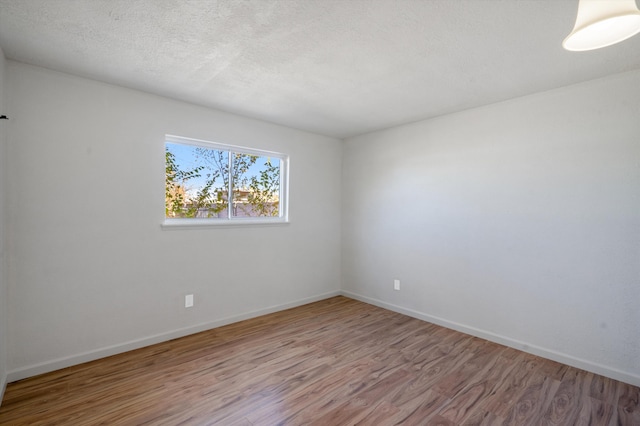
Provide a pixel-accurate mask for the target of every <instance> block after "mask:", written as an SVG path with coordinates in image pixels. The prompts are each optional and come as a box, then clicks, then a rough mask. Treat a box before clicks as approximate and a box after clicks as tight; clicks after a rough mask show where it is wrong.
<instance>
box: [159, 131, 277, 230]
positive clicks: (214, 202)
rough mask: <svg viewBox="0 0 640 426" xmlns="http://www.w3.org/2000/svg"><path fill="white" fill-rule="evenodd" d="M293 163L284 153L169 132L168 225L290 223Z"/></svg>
mask: <svg viewBox="0 0 640 426" xmlns="http://www.w3.org/2000/svg"><path fill="white" fill-rule="evenodd" d="M287 165H288V157H287V156H286V155H284V154H279V153H275V152H268V151H262V150H257V149H251V148H243V147H237V146H232V145H224V144H219V143H213V142H205V141H198V140H194V139H186V138H180V137H176V136H167V137H166V140H165V222H164V224H165V225H201V224H216V225H219V224H230V223H277V222H286V221H287V190H286V188H287ZM229 194H231V196H229Z"/></svg>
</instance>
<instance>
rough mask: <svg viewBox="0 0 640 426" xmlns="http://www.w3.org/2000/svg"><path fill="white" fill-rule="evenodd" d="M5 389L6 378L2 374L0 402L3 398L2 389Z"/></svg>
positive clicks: (0, 402) (0, 378)
mask: <svg viewBox="0 0 640 426" xmlns="http://www.w3.org/2000/svg"><path fill="white" fill-rule="evenodd" d="M6 389H7V378H6V377H5V376H4V375H3V376H2V377H0V404H2V400H3V399H4V391H5V390H6Z"/></svg>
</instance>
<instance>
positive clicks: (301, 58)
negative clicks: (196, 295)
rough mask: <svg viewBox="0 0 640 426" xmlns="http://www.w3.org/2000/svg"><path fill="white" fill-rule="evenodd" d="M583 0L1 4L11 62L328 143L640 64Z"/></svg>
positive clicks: (52, 0) (2, 36) (633, 48)
mask: <svg viewBox="0 0 640 426" xmlns="http://www.w3.org/2000/svg"><path fill="white" fill-rule="evenodd" d="M577 3H578V1H577V0H546V1H545V0H421V1H420V0H351V1H350V0H335V1H334V0H280V1H278V0H253V1H250V0H249V1H248V0H244V1H239V0H221V1H213V0H200V1H197V0H196V1H193V0H192V1H188V0H0V47H1V48H2V49H3V51H4V53H5V56H6V57H7V58H9V59H12V60H16V61H21V62H26V63H29V64H34V65H39V66H43V67H47V68H51V69H54V70H60V71H64V72H68V73H71V74H75V75H79V76H84V77H89V78H93V79H96V80H101V81H105V82H109V83H115V84H119V85H122V86H126V87H131V88H135V89H140V90H144V91H147V92H152V93H157V94H160V95H164V96H169V97H172V98H176V99H181V100H185V101H189V102H193V103H197V104H201V105H205V106H209V107H214V108H218V109H221V110H225V111H230V112H235V113H239V114H242V115H245V116H249V117H254V118H259V119H263V120H267V121H271V122H274V123H278V124H283V125H286V126H290V127H294V128H299V129H304V130H307V131H311V132H315V133H320V134H324V135H329V136H334V137H340V138H342V137H347V136H353V135H357V134H362V133H366V132H370V131H373V130H378V129H382V128H386V127H390V126H394V125H398V124H402V123H407V122H411V121H416V120H420V119H424V118H429V117H434V116H438V115H442V114H446V113H450V112H454V111H459V110H463V109H467V108H471V107H475V106H479V105H484V104H489V103H493V102H497V101H501V100H505V99H510V98H514V97H518V96H522V95H527V94H530V93H534V92H539V91H543V90H548V89H552V88H556V87H560V86H565V85H569V84H573V83H577V82H581V81H586V80H590V79H594V78H598V77H602V76H605V75H608V74H613V73H617V72H624V71H628V70H632V69H638V68H640V36H636V37H635V38H632V39H630V40H627V41H625V42H623V43H621V44H618V45H615V46H612V47H609V48H606V49H601V50H598V51H592V52H582V53H575V52H567V51H564V50H563V49H562V47H561V42H562V39H563V38H564V37H565V36H566V35H567V34H568V33H569V31H571V29H572V28H573V24H574V21H575V15H576V11H577Z"/></svg>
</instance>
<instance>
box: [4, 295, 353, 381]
mask: <svg viewBox="0 0 640 426" xmlns="http://www.w3.org/2000/svg"><path fill="white" fill-rule="evenodd" d="M340 294H341V293H340V291H338V290H336V291H332V292H329V293H324V294H320V295H317V296H312V297H307V298H304V299H299V300H295V301H293V302H288V303H283V304H281V305H275V306H270V307H268V308H263V309H258V310H256V311H250V312H246V313H244V314H239V315H234V316H231V317H227V318H222V319H219V320H216V321H211V322H207V323H203V324H198V325H194V326H190V327H186V328H180V329H177V330H173V331H170V332H167V333H160V334H155V335H153V336H148V337H144V338H141V339H136V340H132V341H130V342H126V343H122V344H117V345H113V346H108V347H105V348H101V349H96V350H93V351H88V352H83V353H80V354H76V355H71V356H67V357H63V358H58V359H54V360H51V361H45V362H42V363H38V364H33V365H30V366H27V367H23V368H19V369H16V370H12V371H9V372H8V374H7V378H6V382H8V383H11V382H15V381H16V380H22V379H25V378H27V377H32V376H36V375H38V374H43V373H48V372H51V371H55V370H60V369H62V368H66V367H71V366H73V365H78V364H82V363H85V362H89V361H94V360H96V359H100V358H105V357H108V356H111V355H116V354H120V353H123V352H128V351H132V350H135V349H140V348H143V347H145V346H150V345H154V344H156V343H162V342H166V341H169V340H172V339H177V338H179V337H184V336H188V335H190V334H195V333H200V332H202V331H206V330H210V329H212V328H217V327H222V326H223V325H227V324H232V323H234V322H238V321H244V320H246V319H250V318H255V317H259V316H261V315H267V314H271V313H274V312H279V311H283V310H285V309H290V308H295V307H298V306H302V305H306V304H307V303H313V302H317V301H319V300H324V299H328V298H330V297H335V296H339V295H340Z"/></svg>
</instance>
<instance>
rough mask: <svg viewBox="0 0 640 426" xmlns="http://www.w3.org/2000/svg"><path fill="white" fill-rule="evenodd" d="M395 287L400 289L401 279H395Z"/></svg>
mask: <svg viewBox="0 0 640 426" xmlns="http://www.w3.org/2000/svg"><path fill="white" fill-rule="evenodd" d="M393 289H394V290H396V291H397V290H400V280H393Z"/></svg>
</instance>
